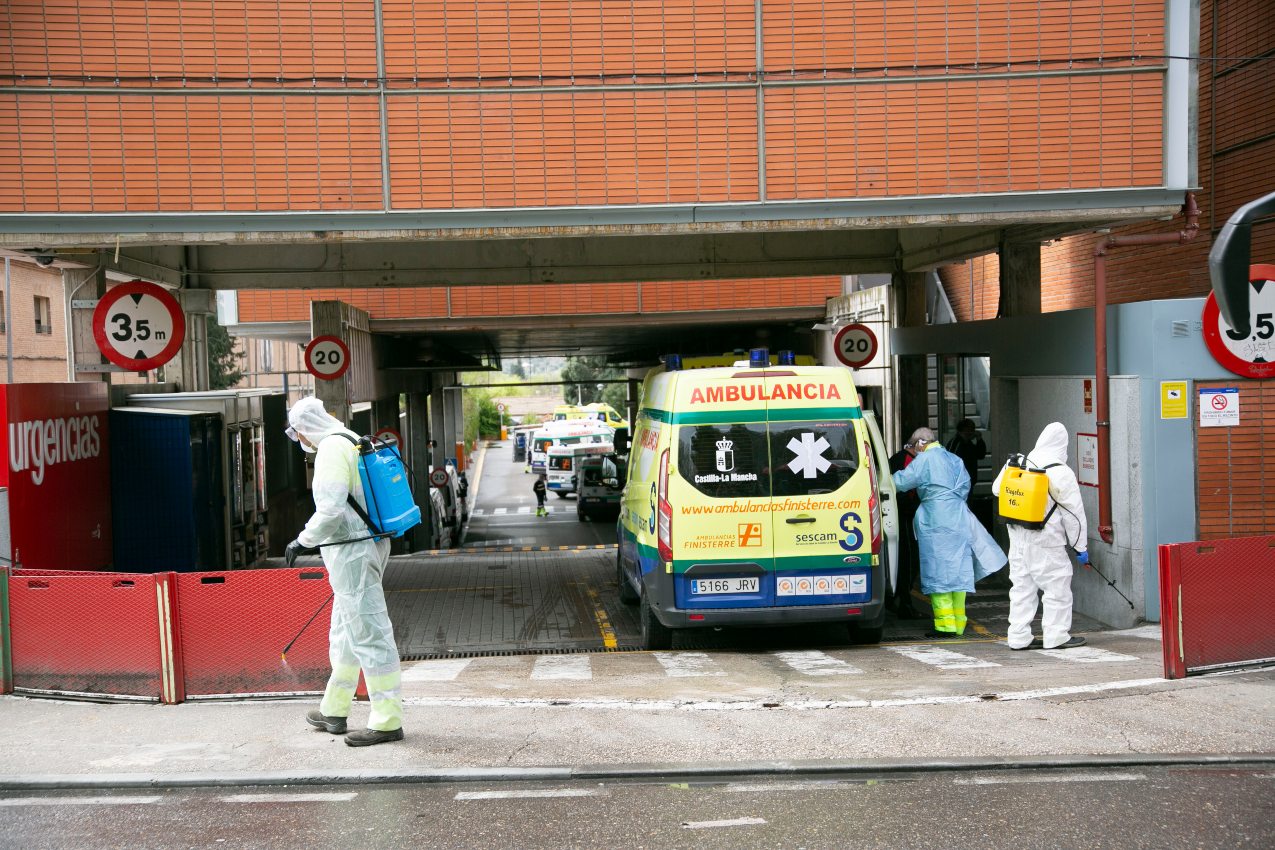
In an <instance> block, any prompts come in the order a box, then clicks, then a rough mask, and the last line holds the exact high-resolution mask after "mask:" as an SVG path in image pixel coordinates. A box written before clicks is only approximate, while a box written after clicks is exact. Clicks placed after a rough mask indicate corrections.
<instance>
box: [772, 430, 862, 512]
mask: <svg viewBox="0 0 1275 850" xmlns="http://www.w3.org/2000/svg"><path fill="white" fill-rule="evenodd" d="M770 456H771V464H772V465H771V487H772V489H773V491H774V494H775V495H776V496H813V495H818V494H820V493H832V492H835V491H837V490H839V489H841V487H842V486H843V485H844V484H845V483H846V482H847V481H849V480H850V478H851V476H853V475H854V474H855V472H856V471H858V469H859V464H860V460H859V444H858V442H857V440H856V439H855V435H854V424H853V423H851V422H772V423H770Z"/></svg>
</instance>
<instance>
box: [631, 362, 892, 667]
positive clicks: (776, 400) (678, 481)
mask: <svg viewBox="0 0 1275 850" xmlns="http://www.w3.org/2000/svg"><path fill="white" fill-rule="evenodd" d="M695 365H696V364H695V363H694V361H693V360H690V359H688V360H687V361H686V362H685V363H683V362H682V361H681V358H679V357H678V356H677V355H669V356H668V357H666V358H665V365H664V366H663V367H661V368H657V369H654V370H652V371H651V373H650V374H649V375H648V376H647V378H646V382H645V384H644V385H643V395H642V407H641V410H640V411H639V414H638V417H637V422H636V426H635V429H634V434H633V443H632V448H631V453H630V455H629V465H628V478H627V481H626V484H625V489H624V494H623V500H622V508H621V513H620V519H619V522H618V526H617V534H618V538H619V550H618V555H617V570H618V578H619V586H620V598H621V599H622V600H623V601H624V602H627V603H630V604H632V603H637V604H639V605H640V606H641V609H640V612H639V613H640V616H639V619H640V621H641V630H642V643H643V646H644V647H645V648H647V649H666V648H668V647H669V646H670V645H671V643H672V637H673V631H674V630H677V629H689V628H704V627H715V626H767V625H794V624H800V623H815V622H843V623H845V624H846V625H847V626H848V627H849V628H850V630H851V636H852V637H853V638H854V639H855V640H857V641H860V642H865V643H876V642H878V641H879V640H880V639H881V624H882V621H883V619H884V600H885V598H886V596H887V595H888V594H889V593H890V591H891V587H890V584H891V582H892V581H893V574H894V572H895V570H894V569H893V568H891V565H890V564H889V563H888V561H889V552H890V549H891V547H890V546H889V545H888V541H886V540H885V539H884V534H883V522H882V508H883V502H884V504H885V506H886V510H888V511H890V513H891V514H892V513H893V510H894V485H893V482H892V480H891V479H890V476H889V470H888V469H887V468H885V467H884V466H883V465H882V464H883V463H884V460H883V458H884V457H885V454H884V451H883V447H881V446H874V445H872V443H873V436H872V435H870V432H869V430H868V428H867V427H866V426H865V423H864V419H863V413H862V410H861V409H860V404H859V395H858V392H857V391H856V389H855V386H854V381H853V379H852V377H851V373H850V370H849V369H845V368H842V367H839V366H836V367H832V366H812V365H798V364H797V362H796V358H795V357H793V356H792V354H791V353H789V352H780V358H779V363H778V364H775V365H771V363H770V357H769V354H768V352H767V351H766V350H765V349H754V350H753V351H752V352H750V354H749V359H748V360H746V361H741V362H739V363H737V364H736V365H734V366H726V367H720V366H716V367H708V368H693V367H694V366H695ZM877 440H879V436H878V437H877ZM889 518H890V519H891V520H892V519H893V517H892V516H891V517H889ZM889 525H890V528H889V531H890V532H891V533H893V532H894V523H893V522H890V524H889Z"/></svg>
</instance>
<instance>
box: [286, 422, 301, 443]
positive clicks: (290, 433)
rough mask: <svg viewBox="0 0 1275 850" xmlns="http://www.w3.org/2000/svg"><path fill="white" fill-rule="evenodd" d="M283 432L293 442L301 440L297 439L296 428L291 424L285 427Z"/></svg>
mask: <svg viewBox="0 0 1275 850" xmlns="http://www.w3.org/2000/svg"><path fill="white" fill-rule="evenodd" d="M283 433H285V434H287V435H288V439H289V440H291V441H292V442H294V443H299V442H301V441H300V440H299V439H297V429H296V428H293V427H292V426H291V425H289V426H288V427H287V428H284V429H283Z"/></svg>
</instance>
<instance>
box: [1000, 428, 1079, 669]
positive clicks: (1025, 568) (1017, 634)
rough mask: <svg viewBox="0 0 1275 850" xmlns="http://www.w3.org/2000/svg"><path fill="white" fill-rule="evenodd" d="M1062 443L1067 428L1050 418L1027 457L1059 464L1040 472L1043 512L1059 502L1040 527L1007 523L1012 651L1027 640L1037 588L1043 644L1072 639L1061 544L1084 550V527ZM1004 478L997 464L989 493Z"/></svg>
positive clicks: (1066, 562) (1067, 561) (1038, 463)
mask: <svg viewBox="0 0 1275 850" xmlns="http://www.w3.org/2000/svg"><path fill="white" fill-rule="evenodd" d="M1067 443H1068V437H1067V429H1066V428H1065V427H1063V426H1062V424H1061V423H1058V422H1051V423H1049V424H1048V425H1046V426H1045V430H1043V431H1041V432H1040V438H1039V439H1038V440H1037V441H1036V448H1034V449H1032V450H1031V452H1030V453H1029V454H1028V455H1027V457H1028V460H1029V461H1030V464H1031V466H1032V467H1034V468H1036V469H1040V468H1043V467H1045V466H1048V465H1049V464H1058V466H1054V467H1052V468H1050V469H1047V470H1045V475H1047V476H1048V477H1049V498H1050V501H1049V507H1047V508H1046V510H1049V508H1050V507H1053V505H1054V504H1055V503H1057V505H1058V508H1057V509H1056V510H1054V512H1053V515H1052V516H1050V518H1049V521H1048V522H1047V523H1046V524H1045V527H1044V528H1041V529H1040V530H1033V529H1030V528H1023V527H1022V526H1018V525H1011V526H1009V577H1010V580H1011V581H1012V582H1013V587H1012V588H1011V589H1010V591H1009V635H1008V639H1009V640H1008V643H1009V645H1010V646H1011V647H1013V648H1015V649H1023V648H1025V647H1027V646H1029V645H1030V644H1031V641H1032V620H1033V619H1034V618H1035V616H1036V594H1037V592H1040V593H1042V594H1043V596H1044V604H1045V611H1044V614H1043V615H1042V617H1041V628H1042V630H1043V631H1044V645H1045V648H1046V649H1052V648H1054V647H1056V646H1062V645H1063V644H1065V643H1066V642H1067V641H1068V640H1069V639H1070V638H1071V574H1072V567H1071V557H1070V556H1069V555H1068V554H1067V549H1066V547H1067V546H1070V547H1072V548H1073V549H1075V550H1076V551H1077V552H1084V551H1087V550H1088V548H1089V546H1088V539H1089V531H1088V525H1087V524H1086V522H1085V507H1084V505H1083V504H1082V503H1081V501H1080V486H1079V485H1078V484H1077V483H1076V473H1074V472H1072V470H1071V467H1069V466H1068V465H1067ZM1006 468H1007V467H1006ZM1004 476H1005V468H1002V469H1001V471H1000V474H998V475H997V476H996V481H995V482H993V484H992V492H993V493H996V494H997V495H999V494H1000V491H1001V479H1002V478H1003V477H1004Z"/></svg>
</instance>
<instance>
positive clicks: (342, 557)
mask: <svg viewBox="0 0 1275 850" xmlns="http://www.w3.org/2000/svg"><path fill="white" fill-rule="evenodd" d="M287 432H288V436H289V437H291V438H292V439H293V440H295V441H297V442H298V443H300V444H301V448H302V449H303V450H305V451H306V452H310V453H313V454H314V483H313V495H314V515H313V516H311V517H310V521H309V522H307V523H306V524H305V528H303V529H301V533H300V534H298V535H297V539H296V540H294V541H292V542H291V543H289V544H288V547H287V549H286V550H285V552H284V561H285V563H286V564H287V565H288V566H292V564H293V563H295V562H296V559H297V556H298V555H299V554H301V553H302V552H304V551H306V550H310V551H313V550H314V549H315V548H316V547H317V548H318V549H319V554H320V555H321V556H322V558H323V563H324V565H325V566H326V567H327V568H328V583H329V584H331V585H332V626H331V630H330V632H329V634H328V657H329V660H330V661H331V662H332V675H331V676H330V677H329V678H328V684H327V687H326V689H325V690H324V692H323V699H322V701H320V703H319V707H318V708H317V709H314V710H312V711H310V712H309V713H308V714H306V718H305V719H306V722H307V723H309V724H310V725H311V726H313V727H315V728H316V729H322V730H324V731H325V732H331V733H332V734H333V735H345V743H347V744H349V745H350V746H351V747H367V746H371V745H373V744H383V743H386V742H388V741H401V740H403V695H402V690H401V684H400V680H401V675H400V668H399V657H398V646H397V645H396V644H395V642H394V627H393V626H392V625H391V624H390V615H389V610H388V608H387V607H386V604H385V591H384V589H383V588H382V587H381V578H382V576H383V575H384V574H385V565H386V563H387V562H388V561H389V556H390V541H389V540H388V539H386V538H384V537H381V538H378V539H371V537H370V535H371V533H372V532H371V530H370V529H369V528H368V527H367V523H365V522H364V521H363V520H362V519H360V518H359V515H358V513H356V512H355V510H354V507H353V505H352V504H351V500H353V502H356V503H358V505H359V507H360V508H362V509H363V510H365V511H366V509H367V502H366V500H365V498H364V494H363V484H362V482H361V481H360V478H359V466H358V464H359V459H358V458H359V453H358V448H357V446H356V443H355V442H351V440H350V439H347V437H348V438H353V440H354V441H357V440H358V437H357V435H355V434H354V432H353V431H350V430H349V429H347V428H346V427H345V426H343V425H342V424H341V422H340V421H339V420H337V419H336V418H334V417H332V416H331V415H329V414H328V412H327V411H326V410H324V409H323V402H321V401H319V399H317V398H315V397H313V396H310V397H307V398H303V399H301V400H300V401H298V402H297V403H296V404H294V405H293V406H292V409H291V410H289V411H288V429H287ZM360 670H362V671H363V679H364V681H365V682H366V683H367V690H368V695H369V696H370V697H371V701H372V710H371V714H370V715H369V717H368V722H367V728H366V729H362V730H359V731H356V732H350V733H349V734H348V735H346V734H345V733H346V721H347V718H348V717H349V715H350V706H351V703H352V702H353V700H354V690H355V688H356V687H357V686H358V682H359V671H360Z"/></svg>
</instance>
